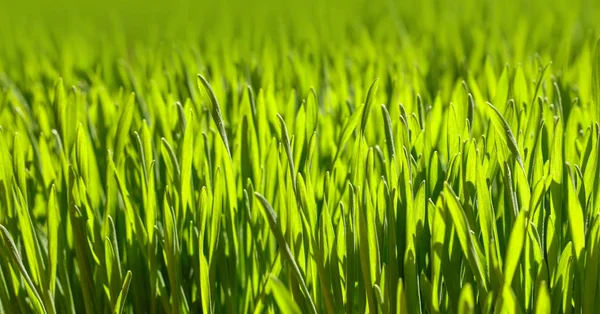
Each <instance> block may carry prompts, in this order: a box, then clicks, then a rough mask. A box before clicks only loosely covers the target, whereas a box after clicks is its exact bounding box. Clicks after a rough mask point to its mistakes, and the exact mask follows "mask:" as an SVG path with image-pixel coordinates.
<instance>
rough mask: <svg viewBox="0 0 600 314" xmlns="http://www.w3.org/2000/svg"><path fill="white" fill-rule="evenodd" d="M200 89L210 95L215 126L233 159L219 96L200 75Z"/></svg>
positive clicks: (198, 82) (198, 81) (198, 80)
mask: <svg viewBox="0 0 600 314" xmlns="http://www.w3.org/2000/svg"><path fill="white" fill-rule="evenodd" d="M197 84H198V88H199V89H200V90H202V89H204V90H205V92H206V93H207V94H208V98H209V100H210V104H211V108H210V109H211V110H210V113H211V115H212V118H213V120H214V121H215V124H216V125H217V130H218V131H219V134H220V135H221V139H222V140H223V144H224V145H225V149H226V150H227V154H228V155H229V158H231V151H230V150H229V141H228V140H227V132H225V123H224V121H223V115H222V114H221V107H220V106H219V101H218V100H217V96H216V95H215V92H214V91H213V89H212V87H211V86H210V83H208V81H207V80H206V79H205V78H204V76H202V75H200V74H198V79H197Z"/></svg>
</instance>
